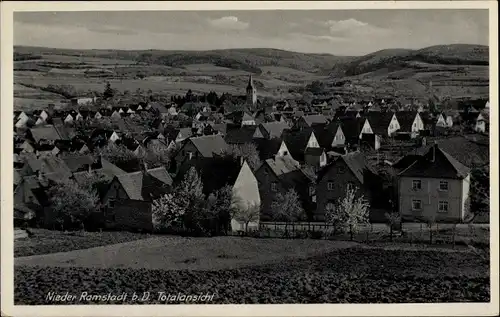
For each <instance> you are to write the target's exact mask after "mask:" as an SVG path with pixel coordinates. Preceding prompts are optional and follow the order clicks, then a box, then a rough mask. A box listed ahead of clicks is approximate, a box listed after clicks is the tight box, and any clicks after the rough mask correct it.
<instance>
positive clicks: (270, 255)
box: [14, 236, 359, 270]
mask: <svg viewBox="0 0 500 317" xmlns="http://www.w3.org/2000/svg"><path fill="white" fill-rule="evenodd" d="M358 245H359V244H358V243H356V242H347V241H326V240H286V239H254V238H239V237H216V238H181V237H167V236H158V237H153V238H150V239H144V240H138V241H132V242H126V243H120V244H114V245H108V246H103V247H96V248H90V249H85V250H75V251H70V252H62V253H53V254H44V255H35V256H28V257H19V258H15V259H14V263H15V265H27V266H57V267H95V268H109V267H112V268H144V269H165V270H183V269H192V270H213V269H229V268H234V267H241V266H247V265H256V264H267V263H273V262H278V261H293V260H294V259H297V258H303V257H309V256H313V255H317V254H321V253H326V252H330V251H333V250H335V249H339V248H350V247H354V246H358Z"/></svg>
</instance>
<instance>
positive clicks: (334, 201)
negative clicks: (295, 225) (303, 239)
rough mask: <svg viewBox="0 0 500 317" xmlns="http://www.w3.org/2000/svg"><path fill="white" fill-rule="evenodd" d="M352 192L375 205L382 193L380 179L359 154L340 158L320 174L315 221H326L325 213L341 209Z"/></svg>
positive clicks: (353, 153) (324, 168)
mask: <svg viewBox="0 0 500 317" xmlns="http://www.w3.org/2000/svg"><path fill="white" fill-rule="evenodd" d="M350 188H353V189H357V191H356V195H363V196H364V198H365V199H366V200H368V201H369V202H370V203H371V204H372V205H373V204H374V203H376V201H375V197H377V195H379V193H380V191H381V182H380V178H379V177H378V175H377V173H376V171H375V170H374V169H373V168H372V167H371V166H370V165H369V164H368V162H367V160H366V158H365V156H364V155H363V153H361V152H359V151H356V152H350V153H348V154H345V155H340V156H337V157H336V159H334V160H333V161H332V162H330V163H329V164H327V165H326V166H325V167H323V168H322V169H321V170H320V171H319V173H318V178H317V185H316V203H317V208H316V210H315V213H314V217H313V219H314V221H324V220H325V210H327V209H330V208H331V209H333V210H335V209H336V208H338V206H339V205H340V204H341V201H342V199H343V198H344V197H345V195H346V192H347V190H348V189H350Z"/></svg>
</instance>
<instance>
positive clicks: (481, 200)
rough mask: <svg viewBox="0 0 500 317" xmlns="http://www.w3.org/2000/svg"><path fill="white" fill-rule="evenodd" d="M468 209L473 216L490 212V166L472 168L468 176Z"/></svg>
mask: <svg viewBox="0 0 500 317" xmlns="http://www.w3.org/2000/svg"><path fill="white" fill-rule="evenodd" d="M470 209H471V211H472V212H473V213H474V216H478V215H481V216H482V215H488V214H489V212H490V167H489V165H485V166H481V167H478V168H474V169H472V171H471V177H470Z"/></svg>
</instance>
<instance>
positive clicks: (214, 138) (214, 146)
mask: <svg viewBox="0 0 500 317" xmlns="http://www.w3.org/2000/svg"><path fill="white" fill-rule="evenodd" d="M189 141H190V142H192V143H193V145H194V146H195V147H196V148H197V149H198V151H199V152H200V154H201V155H202V156H203V157H212V156H213V154H214V153H215V154H220V153H222V152H224V151H225V150H226V149H227V143H226V141H224V139H223V138H222V136H221V135H218V134H216V135H204V136H200V137H195V138H190V139H189Z"/></svg>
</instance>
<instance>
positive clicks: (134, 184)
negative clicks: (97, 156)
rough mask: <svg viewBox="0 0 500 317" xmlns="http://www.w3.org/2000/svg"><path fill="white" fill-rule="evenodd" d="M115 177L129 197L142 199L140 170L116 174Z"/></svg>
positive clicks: (141, 175)
mask: <svg viewBox="0 0 500 317" xmlns="http://www.w3.org/2000/svg"><path fill="white" fill-rule="evenodd" d="M116 179H117V180H118V182H119V183H120V184H121V185H122V187H123V189H124V190H125V192H126V193H127V196H128V198H129V199H132V200H144V198H143V196H142V180H143V173H142V171H138V172H133V173H127V174H121V175H117V176H116Z"/></svg>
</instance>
